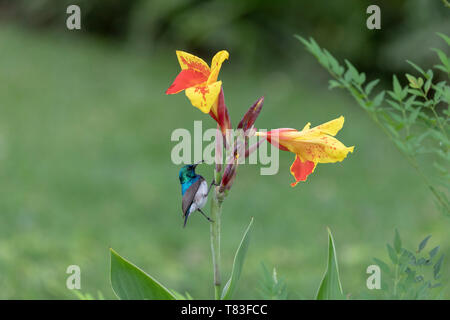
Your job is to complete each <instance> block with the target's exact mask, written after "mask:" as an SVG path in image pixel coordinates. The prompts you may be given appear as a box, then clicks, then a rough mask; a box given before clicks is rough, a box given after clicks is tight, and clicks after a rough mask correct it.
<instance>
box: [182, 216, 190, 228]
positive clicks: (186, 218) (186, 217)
mask: <svg viewBox="0 0 450 320" xmlns="http://www.w3.org/2000/svg"><path fill="white" fill-rule="evenodd" d="M188 218H189V214H186V215H185V216H184V225H183V228H184V227H186V222H187V220H188Z"/></svg>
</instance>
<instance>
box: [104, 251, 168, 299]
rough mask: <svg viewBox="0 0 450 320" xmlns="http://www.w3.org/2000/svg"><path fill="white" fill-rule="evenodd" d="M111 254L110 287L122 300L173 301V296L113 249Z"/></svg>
mask: <svg viewBox="0 0 450 320" xmlns="http://www.w3.org/2000/svg"><path fill="white" fill-rule="evenodd" d="M110 252H111V285H112V288H113V290H114V293H115V294H116V296H117V297H118V298H119V299H122V300H175V296H174V295H173V293H171V292H170V291H169V290H168V289H166V288H165V287H164V286H163V285H161V284H160V283H159V282H158V281H156V280H155V279H153V278H152V277H151V276H149V275H148V274H146V273H145V272H144V271H142V270H141V269H139V268H138V267H136V266H135V265H134V264H132V263H131V262H129V261H127V260H125V259H124V258H122V257H121V256H120V255H119V254H118V253H117V252H115V251H114V250H113V249H110Z"/></svg>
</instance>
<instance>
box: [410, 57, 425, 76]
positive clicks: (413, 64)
mask: <svg viewBox="0 0 450 320" xmlns="http://www.w3.org/2000/svg"><path fill="white" fill-rule="evenodd" d="M406 62H407V63H409V64H410V65H411V66H412V67H413V68H414V69H416V70H417V71H419V72H420V73H421V74H423V75H424V74H425V71H423V69H422V68H421V67H419V66H418V65H417V64H415V63H414V62H412V61H409V60H406Z"/></svg>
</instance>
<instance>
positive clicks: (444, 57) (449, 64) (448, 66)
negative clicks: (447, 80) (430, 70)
mask: <svg viewBox="0 0 450 320" xmlns="http://www.w3.org/2000/svg"><path fill="white" fill-rule="evenodd" d="M431 50H433V51H434V52H436V53H437V55H438V57H439V60H441V62H442V64H443V65H444V67H445V68H446V69H447V71H449V70H450V62H449V61H448V58H447V55H446V54H445V53H444V51H442V50H440V49H436V48H432V49H431Z"/></svg>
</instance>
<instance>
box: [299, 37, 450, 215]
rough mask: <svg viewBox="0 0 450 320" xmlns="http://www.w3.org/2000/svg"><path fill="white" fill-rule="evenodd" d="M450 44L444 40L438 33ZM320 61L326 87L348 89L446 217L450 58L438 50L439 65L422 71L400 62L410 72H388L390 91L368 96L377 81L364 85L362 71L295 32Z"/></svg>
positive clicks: (449, 175) (449, 177)
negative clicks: (401, 74) (326, 76)
mask: <svg viewBox="0 0 450 320" xmlns="http://www.w3.org/2000/svg"><path fill="white" fill-rule="evenodd" d="M438 36H439V37H441V38H442V39H443V40H444V41H445V43H446V44H447V45H448V46H449V48H450V38H449V37H448V36H446V35H444V34H442V33H438ZM296 37H297V38H298V39H299V40H300V41H301V42H302V43H303V44H304V45H305V46H306V48H307V50H308V51H309V52H311V53H312V54H313V55H314V56H315V57H316V59H317V60H318V62H319V63H320V65H322V66H323V67H324V68H325V69H326V70H327V71H328V72H329V73H330V75H331V76H332V77H333V79H331V80H330V81H329V88H330V89H333V88H343V89H346V90H347V91H349V93H350V94H351V95H352V97H353V98H354V99H355V100H356V102H357V103H358V105H359V106H360V107H362V108H363V109H364V110H365V111H366V112H367V114H368V115H369V117H370V118H371V119H372V120H373V121H374V122H375V123H376V124H377V125H378V126H379V127H380V128H381V130H382V131H383V132H384V133H385V134H386V135H387V137H388V138H389V139H390V140H391V141H392V142H393V144H394V145H395V147H396V148H397V149H398V150H399V151H400V153H401V154H402V155H403V156H404V157H405V158H406V160H407V161H408V163H409V164H410V165H411V166H412V167H413V168H414V169H415V170H416V172H417V173H418V174H419V176H420V177H421V179H422V181H423V182H424V184H425V185H426V186H427V187H428V189H429V190H430V191H431V192H432V194H433V196H434V198H435V199H436V202H437V203H438V206H439V208H441V211H442V212H443V213H444V214H445V215H447V216H450V202H449V199H448V189H449V186H450V167H449V163H450V138H449V135H450V126H449V122H450V85H449V83H448V78H449V77H450V56H449V54H448V53H446V52H444V51H443V50H440V49H432V50H433V51H435V52H436V53H437V56H438V59H439V60H440V63H439V64H437V65H435V66H434V69H435V70H437V71H438V73H435V72H434V71H433V69H428V70H424V69H422V68H421V67H420V66H418V65H417V64H415V63H413V62H411V61H409V60H406V61H407V63H408V64H410V65H411V67H412V68H413V69H414V71H415V74H416V75H412V74H409V73H407V74H405V79H404V80H406V81H405V83H404V84H403V85H402V84H401V81H400V80H401V79H400V80H399V78H398V77H397V76H396V75H394V76H393V80H392V90H381V91H380V92H378V93H377V94H373V93H372V92H373V89H374V88H375V86H376V85H377V84H378V83H379V80H378V79H375V80H372V81H370V82H368V83H366V75H365V73H364V72H359V71H358V70H357V69H356V68H355V67H354V66H353V65H352V64H351V63H350V62H349V61H348V60H345V66H343V65H341V64H340V63H339V62H338V61H337V60H336V59H335V58H334V57H333V56H332V55H331V54H330V52H328V51H327V50H326V49H323V48H321V47H320V46H319V45H318V44H317V42H316V41H315V40H314V39H312V38H310V39H309V40H306V39H304V38H302V37H300V36H296ZM447 52H448V50H447Z"/></svg>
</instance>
